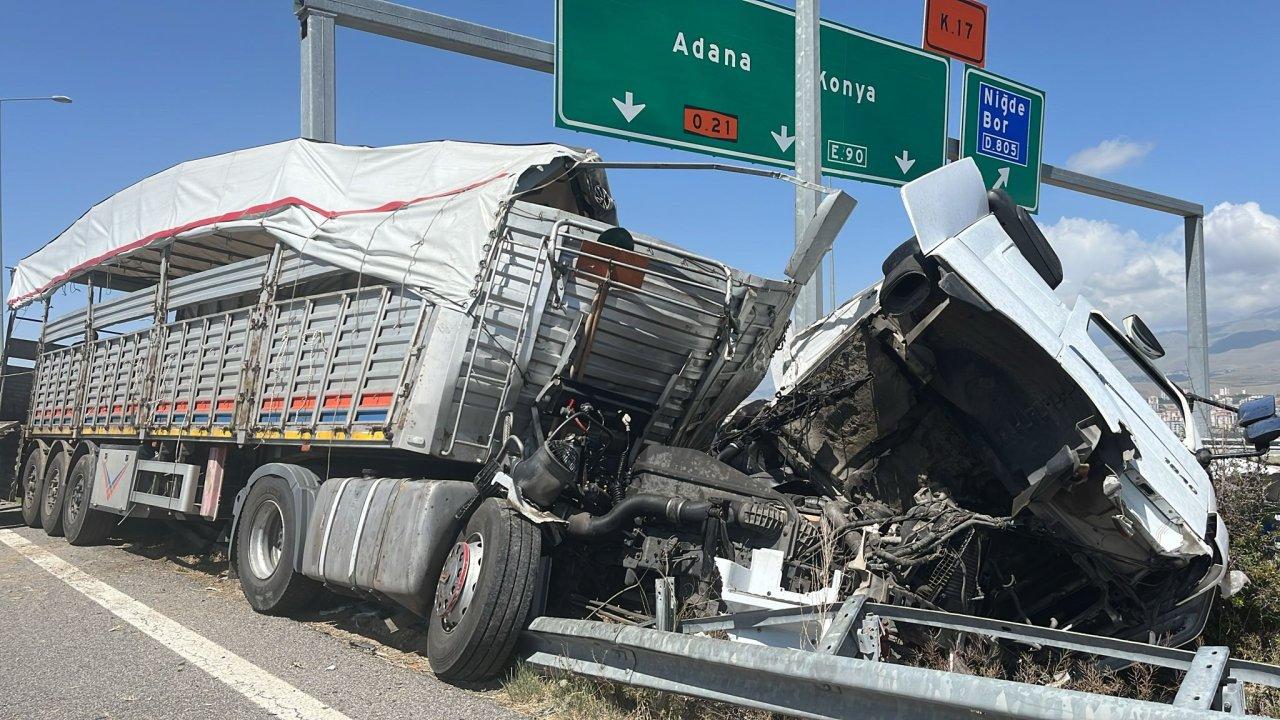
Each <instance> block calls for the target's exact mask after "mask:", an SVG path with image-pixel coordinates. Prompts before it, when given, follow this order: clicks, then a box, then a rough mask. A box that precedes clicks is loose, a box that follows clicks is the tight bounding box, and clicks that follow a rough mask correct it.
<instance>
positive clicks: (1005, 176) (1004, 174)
mask: <svg viewBox="0 0 1280 720" xmlns="http://www.w3.org/2000/svg"><path fill="white" fill-rule="evenodd" d="M996 175H999V177H997V178H996V184H995V185H992V186H991V189H992V190H999V189H1000V188H1002V187H1004V186H1006V185H1008V184H1009V168H1007V167H1002V168H1000V169H999V170H997V171H996Z"/></svg>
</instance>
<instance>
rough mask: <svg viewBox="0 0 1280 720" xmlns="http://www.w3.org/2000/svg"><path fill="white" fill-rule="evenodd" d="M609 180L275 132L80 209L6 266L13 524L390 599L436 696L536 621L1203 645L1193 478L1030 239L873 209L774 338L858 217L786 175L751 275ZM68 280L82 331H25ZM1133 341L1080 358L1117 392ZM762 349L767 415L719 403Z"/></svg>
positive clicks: (1217, 551) (952, 197) (55, 320)
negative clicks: (983, 623)
mask: <svg viewBox="0 0 1280 720" xmlns="http://www.w3.org/2000/svg"><path fill="white" fill-rule="evenodd" d="M608 167H609V165H608V164H607V163H604V162H602V161H601V160H600V159H599V158H598V157H597V156H596V155H595V154H594V153H592V152H590V151H586V150H578V149H573V148H568V147H564V146H559V145H528V146H499V145H483V144H472V143H459V142H436V143H423V144H415V145H404V146H396V147H386V148H365V147H346V146H341V145H334V144H325V143H317V142H312V141H307V140H294V141H289V142H284V143H277V144H274V145H268V146H263V147H257V148H250V149H246V150H241V151H238V152H233V153H228V154H224V155H218V156H215V157H210V158H204V159H201V160H194V161H190V162H186V163H182V164H180V165H177V166H174V167H173V168H170V169H168V170H166V171H164V172H162V173H160V174H158V175H155V176H153V177H150V178H148V179H146V180H143V181H141V182H139V183H137V184H135V185H133V186H131V187H129V188H127V189H125V190H123V191H121V192H120V193H117V194H116V195H114V196H112V197H111V198H108V199H107V200H105V201H103V202H102V203H99V204H98V205H96V206H94V207H93V208H92V209H90V210H89V212H87V213H86V214H85V215H84V216H82V217H81V218H80V219H79V220H77V221H76V222H75V223H73V224H72V225H71V226H70V227H69V228H67V230H65V231H64V232H62V233H61V234H59V235H58V236H57V237H56V238H54V240H53V241H51V242H50V243H48V244H47V245H45V246H44V247H43V248H41V249H40V250H38V251H36V252H35V253H33V254H32V255H30V256H28V257H27V258H25V259H24V260H22V261H21V262H20V263H19V264H18V266H17V268H16V270H15V273H14V276H13V283H12V288H11V291H10V295H9V299H8V302H9V304H10V306H11V307H14V308H25V310H24V312H25V313H27V315H26V316H25V317H27V318H28V319H34V320H37V321H38V322H39V324H40V327H41V330H40V333H39V338H38V340H36V341H34V342H32V343H27V344H22V343H16V342H13V341H11V342H10V343H8V344H7V345H6V353H9V354H10V356H11V357H9V358H6V365H8V364H9V361H10V360H12V359H13V357H15V356H14V355H13V353H15V352H18V351H25V352H27V354H28V355H29V356H30V358H31V359H32V361H33V363H34V367H33V369H32V371H33V373H34V376H33V379H32V381H31V383H30V395H29V398H27V399H26V402H25V404H26V406H27V408H28V410H27V413H26V416H25V417H24V418H22V423H21V442H20V447H19V451H20V452H19V461H18V462H19V470H18V479H19V483H18V490H19V491H20V493H21V497H22V507H23V516H24V520H25V521H26V522H27V523H28V524H30V525H32V526H33V527H34V526H41V527H43V528H44V529H45V530H46V531H47V532H49V533H50V534H54V535H57V534H64V535H65V536H66V537H67V539H68V541H70V542H72V543H75V544H91V543H97V542H101V541H103V540H105V539H106V538H107V537H108V536H109V534H110V533H111V532H112V529H113V528H114V527H115V526H116V525H117V524H118V523H119V522H120V521H121V518H125V517H133V518H138V517H142V518H164V519H168V520H178V521H184V522H204V523H212V524H213V525H214V526H215V527H216V528H219V529H221V530H222V531H224V532H225V540H226V542H227V545H228V555H229V559H230V561H231V564H232V567H233V568H234V570H235V572H236V573H237V574H238V576H239V579H240V583H241V585H242V587H243V589H244V594H245V596H246V598H247V599H248V601H249V603H250V604H251V605H252V606H253V608H254V609H255V610H258V611H260V612H264V613H274V614H288V613H293V612H296V611H298V610H300V609H302V608H304V607H306V606H307V605H308V604H309V603H311V602H312V601H313V600H314V599H315V598H316V597H317V596H318V595H319V594H320V593H321V592H322V591H328V592H334V593H339V594H345V595H353V596H357V597H363V598H369V599H373V600H377V601H380V602H385V603H392V604H395V605H398V606H400V607H403V608H406V609H408V610H409V611H412V612H414V613H416V614H418V615H419V616H421V617H423V618H424V619H425V620H426V625H427V628H428V629H427V648H428V657H429V660H430V662H431V665H432V668H433V670H434V671H435V672H436V674H437V675H439V676H441V677H443V678H445V679H448V680H453V681H473V680H479V679H482V678H486V677H491V676H493V675H494V674H495V673H498V672H500V671H501V670H502V669H503V667H504V666H505V665H506V664H507V662H508V661H509V659H510V657H511V654H512V651H513V648H514V646H515V643H516V640H517V637H518V636H519V634H520V632H521V630H522V629H523V628H524V627H525V626H527V625H528V623H529V622H530V621H531V620H532V618H534V617H536V616H539V615H558V616H562V617H578V618H582V617H590V618H606V619H608V620H610V621H612V622H618V623H628V624H635V625H641V626H650V627H669V626H670V625H671V623H672V622H673V621H674V620H675V618H698V617H708V616H714V615H717V614H719V613H723V612H726V611H727V610H752V609H760V610H765V611H769V610H774V609H778V608H787V607H802V606H804V607H807V606H814V605H823V606H826V605H832V604H836V603H839V602H841V601H842V600H844V599H846V598H849V597H853V596H858V595H862V596H866V597H869V598H872V599H874V600H878V601H882V602H892V603H900V604H906V605H913V606H916V607H923V608H930V609H945V610H950V611H956V612H976V613H985V614H989V615H991V616H993V617H1002V618H1007V619H1009V620H1012V621H1016V622H1029V623H1044V624H1062V623H1070V624H1074V626H1076V627H1080V628H1082V629H1093V630H1096V631H1098V632H1105V633H1108V634H1113V635H1117V636H1122V637H1127V638H1140V639H1142V640H1143V641H1144V642H1154V643H1163V644H1181V643H1185V642H1187V641H1188V640H1189V639H1191V638H1193V637H1194V636H1195V635H1196V634H1198V633H1199V631H1200V627H1201V626H1202V625H1203V617H1204V612H1205V611H1206V609H1207V606H1208V603H1209V602H1211V600H1212V598H1213V597H1214V596H1215V595H1216V593H1217V592H1219V591H1229V590H1230V588H1231V583H1230V582H1229V580H1230V576H1229V574H1228V573H1227V571H1226V568H1227V559H1228V544H1227V537H1226V532H1225V528H1223V527H1222V526H1221V523H1220V521H1219V520H1218V519H1217V516H1216V506H1215V504H1214V502H1215V501H1214V499H1213V488H1212V485H1211V484H1210V483H1209V479H1208V475H1207V472H1206V470H1205V467H1206V466H1207V464H1208V461H1209V460H1210V459H1212V458H1209V457H1206V456H1204V455H1203V453H1201V454H1196V452H1195V451H1197V450H1199V448H1198V447H1197V442H1198V440H1197V437H1196V436H1195V435H1194V431H1192V433H1191V434H1188V435H1187V436H1186V437H1184V438H1178V437H1175V436H1173V434H1172V431H1170V430H1169V429H1168V428H1166V427H1163V426H1162V425H1160V424H1159V422H1158V419H1157V420H1156V421H1155V422H1154V423H1153V422H1152V420H1151V418H1152V417H1154V415H1151V414H1148V413H1146V412H1143V411H1142V410H1141V409H1140V408H1134V407H1129V405H1133V403H1132V402H1130V401H1132V398H1133V395H1134V390H1133V388H1132V387H1131V386H1130V385H1128V381H1127V380H1126V379H1125V378H1124V377H1123V376H1122V375H1120V374H1119V372H1118V371H1116V370H1115V368H1114V367H1113V366H1112V365H1111V363H1112V359H1110V358H1109V357H1108V356H1107V355H1106V354H1105V353H1103V352H1102V351H1101V350H1099V349H1098V347H1097V346H1096V345H1094V344H1093V341H1092V340H1090V339H1089V337H1088V336H1087V335H1081V334H1079V333H1076V332H1075V330H1076V329H1079V328H1078V326H1079V319H1078V318H1076V316H1077V315H1079V314H1080V313H1083V315H1081V316H1080V317H1082V318H1084V319H1085V320H1088V319H1090V318H1093V317H1094V315H1093V313H1092V312H1091V310H1089V309H1088V306H1087V304H1084V305H1082V304H1080V302H1077V305H1076V308H1075V309H1074V310H1072V311H1070V312H1069V311H1068V310H1067V309H1066V308H1065V305H1063V304H1062V303H1061V302H1060V301H1057V300H1056V299H1054V296H1053V291H1052V287H1053V285H1055V284H1056V282H1055V278H1057V279H1060V278H1058V276H1059V275H1060V264H1058V263H1057V259H1056V256H1054V255H1053V251H1052V248H1050V247H1049V245H1048V243H1047V242H1045V241H1044V238H1043V236H1042V235H1040V234H1039V231H1038V229H1036V228H1035V224H1034V222H1033V221H1032V220H1031V219H1030V217H1029V216H1027V215H1026V214H1025V212H1023V211H1019V210H1017V209H1016V208H1015V207H1013V206H1012V204H1011V203H1010V202H1009V201H1008V197H1007V195H1004V194H1003V193H999V192H994V193H988V192H987V190H986V188H985V187H983V185H982V182H981V178H980V176H979V175H978V173H977V170H976V167H974V166H973V164H972V162H971V161H961V162H957V163H953V164H951V165H949V166H947V167H945V168H943V169H942V170H939V171H936V172H935V173H932V174H930V175H929V176H926V177H924V178H921V179H920V180H917V181H915V182H913V183H911V184H909V185H908V186H907V187H906V188H904V191H903V194H904V199H905V200H906V201H907V207H908V215H909V217H910V218H911V220H912V223H913V226H914V228H915V230H916V237H915V238H913V239H912V240H910V241H908V242H907V243H904V245H903V247H902V248H900V249H899V250H898V251H897V252H895V253H894V254H893V256H891V258H890V261H888V262H886V263H885V267H884V272H885V280H884V281H883V282H882V283H878V284H877V285H876V286H873V287H872V288H870V289H868V291H867V292H865V293H863V294H860V295H859V296H858V297H857V298H855V300H854V301H851V303H850V304H847V305H846V306H844V307H842V308H840V309H838V310H837V311H836V313H834V314H833V315H832V316H830V317H828V318H827V319H825V320H824V321H822V322H820V323H818V324H817V325H815V326H813V327H811V328H806V329H801V330H800V331H799V332H789V327H788V326H789V322H790V321H789V318H790V314H791V309H792V307H793V305H794V303H795V301H796V298H797V296H798V294H799V291H800V288H801V287H802V286H803V284H804V283H805V282H806V281H807V280H808V278H809V277H810V275H811V274H812V273H813V270H814V269H815V267H816V266H817V263H818V262H820V261H821V258H822V257H823V255H824V254H825V253H826V251H827V249H828V248H829V247H830V245H831V243H832V241H833V239H834V237H835V235H836V233H837V232H838V231H839V229H840V227H841V226H842V225H843V223H844V221H845V220H846V219H847V218H848V216H849V214H850V213H851V211H852V209H853V207H854V201H853V200H852V198H850V197H849V196H848V195H847V194H845V193H843V192H841V191H838V190H833V189H830V188H821V187H818V186H811V187H810V189H815V190H819V191H821V192H822V193H823V195H824V199H823V200H822V201H821V203H820V204H819V206H818V210H817V212H816V214H815V215H814V216H813V217H812V218H811V219H810V221H809V224H808V226H807V228H806V229H805V230H804V232H803V237H802V242H800V243H799V244H798V245H797V247H796V248H795V251H794V253H793V254H792V255H791V258H790V260H789V262H788V264H787V266H786V269H785V273H784V274H785V279H783V280H770V279H766V278H761V277H757V276H754V275H752V274H750V273H747V272H743V271H741V270H739V269H736V268H734V267H732V266H730V265H728V264H726V263H724V262H721V261H719V260H716V259H713V258H710V257H705V256H702V255H699V254H696V253H693V252H689V251H687V250H683V249H681V248H678V247H675V246H673V245H671V244H668V243H665V242H663V241H661V240H659V239H657V238H653V237H650V236H647V235H644V234H642V233H640V232H638V231H636V230H633V229H628V228H625V227H623V226H621V225H619V222H618V212H617V208H616V207H615V203H614V198H613V196H612V194H611V192H610V189H609V185H608V181H607V178H606V176H605V170H606V169H607V168H608ZM750 172H754V174H764V175H773V176H775V177H781V178H784V179H788V180H790V181H791V182H793V183H798V184H801V185H806V184H805V183H801V182H800V181H796V180H794V179H791V178H786V177H785V176H783V175H782V174H781V173H776V172H769V171H750ZM788 242H790V240H789V239H788ZM68 287H75V288H82V289H83V291H84V297H85V300H86V302H85V303H84V306H83V307H79V308H77V309H75V310H73V311H70V312H66V313H63V314H61V315H59V316H57V317H52V318H51V317H50V312H49V308H50V305H51V301H52V300H53V299H54V295H55V293H56V292H65V291H63V290H62V289H63V288H68ZM37 303H38V304H37ZM33 312H38V313H39V315H38V316H35V317H33V316H32V315H31V313H33ZM1072 313H1075V314H1074V315H1073V314H1072ZM1068 317H1070V318H1074V319H1071V320H1070V322H1067V320H1066V319H1065V318H1068ZM1128 325H1129V326H1130V329H1131V332H1127V333H1126V332H1121V331H1120V330H1118V329H1117V328H1116V327H1115V326H1112V325H1110V324H1107V325H1106V326H1105V327H1103V330H1104V331H1105V332H1106V333H1107V335H1108V337H1110V338H1111V339H1112V340H1113V342H1114V343H1116V344H1118V345H1119V347H1120V348H1121V349H1122V351H1123V352H1125V353H1126V357H1129V358H1130V359H1133V360H1135V361H1136V362H1139V363H1144V362H1145V363H1147V364H1146V365H1143V367H1144V368H1148V369H1149V367H1148V366H1149V362H1147V361H1146V360H1143V359H1142V358H1144V357H1148V356H1147V355H1143V354H1142V349H1143V348H1142V347H1140V346H1139V341H1142V340H1143V335H1142V332H1145V328H1144V327H1143V326H1141V325H1140V323H1138V322H1136V321H1131V322H1129V323H1128ZM1147 334H1148V335H1149V333H1147ZM1153 344H1154V345H1155V346H1158V342H1156V341H1155V340H1154V339H1153V338H1149V337H1148V338H1146V342H1145V346H1146V348H1147V349H1148V350H1152V351H1153V352H1154V347H1153ZM24 348H25V350H24ZM1090 348H1092V349H1090ZM779 349H781V350H782V352H781V353H778V354H777V357H776V358H775V354H776V351H777V350H779ZM1070 353H1074V355H1073V356H1071V357H1068V355H1069V354H1070ZM1076 357H1078V358H1080V359H1078V360H1077V359H1073V358H1076ZM771 359H772V361H773V362H774V363H775V365H776V366H777V367H776V368H775V373H774V377H775V378H777V379H778V380H780V381H781V382H780V385H779V392H778V393H777V394H776V396H775V397H774V398H773V399H772V400H770V401H769V402H767V403H765V407H761V406H759V405H754V406H742V403H743V401H744V400H745V399H746V398H747V397H748V395H749V394H751V393H752V392H753V391H754V390H755V389H756V388H757V386H758V385H759V384H760V382H761V380H762V378H763V377H764V376H765V374H766V373H767V372H768V371H769V369H770V362H771ZM1108 368H1110V369H1108ZM1090 373H1092V374H1090ZM1164 383H1165V384H1162V385H1161V387H1162V388H1163V389H1165V390H1166V391H1168V392H1170V393H1172V394H1174V395H1175V397H1176V398H1178V401H1179V402H1180V403H1182V404H1183V405H1184V406H1185V407H1186V408H1187V410H1188V416H1189V414H1190V405H1191V403H1192V402H1193V400H1194V399H1193V398H1192V397H1191V396H1189V395H1187V394H1185V393H1183V392H1182V391H1181V390H1180V389H1178V388H1176V386H1173V385H1172V384H1171V383H1167V381H1164ZM1117 388H1119V389H1117ZM1124 388H1128V389H1127V390H1125V389H1124ZM25 389H26V386H25V385H23V384H18V383H10V384H9V385H8V386H7V387H6V388H5V390H7V391H8V392H10V394H11V395H12V393H20V392H22V391H24V390H25ZM2 392H4V390H0V393H2ZM0 399H3V400H5V402H9V401H10V399H11V398H0ZM1126 403H1127V404H1126ZM740 407H741V409H740ZM1239 410H1240V419H1241V423H1242V425H1243V426H1245V428H1246V435H1247V437H1249V439H1250V440H1251V441H1253V442H1254V443H1255V444H1256V445H1257V447H1259V448H1264V449H1265V446H1266V445H1267V443H1269V442H1270V441H1271V440H1273V439H1274V438H1275V436H1276V435H1280V419H1277V418H1276V416H1275V406H1274V399H1272V400H1271V404H1270V405H1269V406H1267V405H1266V404H1265V402H1263V401H1259V402H1257V403H1251V404H1250V405H1249V406H1247V407H1241V408H1240V409H1239ZM1134 423H1142V424H1143V426H1142V427H1141V428H1137V427H1135V425H1134ZM713 449H714V450H713ZM1201 461H1203V462H1201ZM1037 573H1038V574H1037ZM1054 577H1059V578H1060V579H1061V582H1060V583H1057V584H1056V585H1055V584H1054V582H1053V578H1054ZM729 634H730V635H731V636H733V635H734V633H733V632H730V633H729ZM813 634H814V633H813V628H810V627H806V626H804V623H801V625H800V626H797V627H788V626H787V625H786V624H785V623H778V624H774V625H771V626H770V627H769V628H768V629H767V630H766V631H762V632H753V633H751V634H746V633H744V634H742V636H741V637H740V638H738V639H741V640H743V641H746V642H757V643H765V644H771V645H785V646H792V647H803V646H804V643H805V642H806V638H807V637H812V636H813Z"/></svg>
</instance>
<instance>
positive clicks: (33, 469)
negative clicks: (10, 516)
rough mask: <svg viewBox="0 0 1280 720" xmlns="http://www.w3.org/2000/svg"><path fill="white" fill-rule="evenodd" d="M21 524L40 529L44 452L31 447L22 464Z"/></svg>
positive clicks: (38, 448) (34, 446)
mask: <svg viewBox="0 0 1280 720" xmlns="http://www.w3.org/2000/svg"><path fill="white" fill-rule="evenodd" d="M19 478H20V479H21V482H22V522H24V523H26V524H27V527H32V528H38V527H40V499H41V498H42V497H43V496H44V452H43V451H42V450H41V449H40V446H39V445H33V446H32V448H31V452H29V453H27V459H26V460H25V461H23V463H22V474H21V475H20V476H19Z"/></svg>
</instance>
